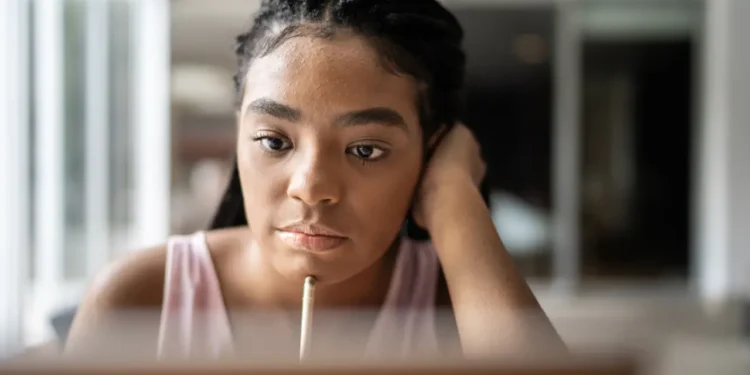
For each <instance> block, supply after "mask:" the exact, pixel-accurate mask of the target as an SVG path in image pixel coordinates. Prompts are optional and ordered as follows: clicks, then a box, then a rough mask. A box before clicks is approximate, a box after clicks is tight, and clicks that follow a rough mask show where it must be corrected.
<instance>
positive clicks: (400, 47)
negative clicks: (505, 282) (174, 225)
mask: <svg viewBox="0 0 750 375" xmlns="http://www.w3.org/2000/svg"><path fill="white" fill-rule="evenodd" d="M342 29H347V30H352V31H354V32H355V33H357V34H358V35H361V36H362V37H364V38H366V39H367V40H368V41H369V42H370V43H371V45H372V46H373V48H375V49H376V50H377V52H378V54H379V55H380V56H382V58H381V64H382V66H383V67H384V68H385V69H387V70H389V71H391V72H393V73H394V74H405V75H409V76H411V77H413V78H415V79H416V80H417V82H419V83H420V85H421V90H420V93H419V97H418V98H416V100H417V105H418V110H419V117H420V118H419V120H420V124H421V126H422V133H423V139H424V142H426V141H427V140H428V139H429V138H430V137H431V136H432V135H433V134H435V132H436V131H437V130H438V129H440V128H441V127H443V126H444V127H446V128H449V127H451V126H452V125H453V124H454V123H455V122H456V121H458V120H460V118H461V116H462V112H463V100H462V99H463V98H462V88H463V81H464V71H465V61H466V58H465V55H464V52H463V49H462V47H461V42H462V39H463V30H462V29H461V26H460V24H459V23H458V21H457V20H456V18H455V17H454V16H453V14H451V13H450V12H449V11H448V10H447V9H445V8H444V7H443V6H442V5H440V4H439V3H438V2H437V1H435V0H421V1H420V0H411V1H403V0H264V1H263V2H262V3H261V7H260V11H259V12H258V13H257V14H256V16H255V18H254V22H253V25H252V27H251V28H250V30H249V31H248V32H246V33H244V34H241V35H240V36H238V37H237V45H236V48H235V52H236V55H237V67H238V69H237V73H236V75H235V77H234V81H235V89H236V97H237V99H236V102H237V105H240V104H241V102H242V97H243V93H244V87H245V76H246V75H247V70H248V68H249V66H250V64H251V63H252V61H253V59H255V58H258V57H262V56H264V55H266V54H268V53H270V52H272V51H273V50H274V49H275V48H276V47H278V46H279V45H280V44H281V43H283V42H284V41H286V40H288V39H290V38H294V37H297V36H302V35H305V36H316V37H321V38H329V37H331V36H333V35H334V34H335V32H336V31H337V30H342ZM425 150H426V155H425V159H424V160H427V159H428V158H429V150H427V148H426V147H425ZM233 169H234V170H233V172H232V176H231V180H230V182H229V186H228V187H227V190H226V193H225V195H224V199H223V200H222V202H221V204H220V206H219V209H218V212H217V213H216V216H215V217H214V220H213V222H212V225H211V229H219V228H225V227H233V226H240V225H246V224H247V218H246V217H245V211H244V200H243V198H242V189H241V185H240V180H239V173H238V171H237V163H236V160H235V161H234V167H233ZM412 222H413V221H412V220H409V219H407V220H406V222H405V225H404V230H403V232H404V234H405V235H407V236H410V237H412V238H415V239H427V234H426V233H425V232H424V231H422V230H420V229H419V228H417V227H416V226H415V225H413V223H412Z"/></svg>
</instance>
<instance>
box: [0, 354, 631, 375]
mask: <svg viewBox="0 0 750 375" xmlns="http://www.w3.org/2000/svg"><path fill="white" fill-rule="evenodd" d="M428 363H429V364H428ZM0 373H2V374H7V375H16V374H19V375H20V374H24V375H42V374H44V375H89V374H91V375H94V374H96V375H124V374H143V375H146V374H164V375H167V374H169V375H182V374H184V375H198V374H208V373H210V374H213V375H240V374H250V373H252V374H254V375H271V374H273V375H287V374H288V375H292V374H300V375H302V374H315V375H324V374H325V375H339V374H340V375H343V374H355V373H356V374H357V375H379V374H389V375H397V374H412V375H422V374H424V375H427V374H445V375H447V374H461V375H464V374H465V375H480V374H481V375H485V374H486V375H489V374H505V375H574V374H575V375H636V374H640V373H642V371H640V370H639V366H638V365H637V363H636V361H634V360H632V359H626V358H608V359H605V358H601V357H599V358H594V357H591V358H585V357H581V358H575V359H566V360H550V361H544V360H537V361H534V362H533V363H532V362H513V361H511V362H504V363H503V362H478V361H476V362H466V361H454V362H447V361H431V362H426V361H414V362H405V361H400V362H398V361H397V362H390V363H388V364H387V365H386V364H383V363H379V364H374V363H372V362H371V363H357V362H349V363H346V362H338V361H337V362H336V363H335V364H330V363H329V364H324V363H317V364H316V363H313V364H306V365H299V364H296V363H289V364H274V365H260V366H245V365H242V364H239V363H232V364H229V363H222V364H209V363H191V364H173V365H167V364H159V365H147V364H142V363H140V364H138V365H133V364H127V365H115V364H110V365H107V364H102V363H96V364H94V363H90V364H84V363H78V364H73V363H45V364H31V363H28V364H22V363H15V364H12V365H7V366H3V367H0Z"/></svg>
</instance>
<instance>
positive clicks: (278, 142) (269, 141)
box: [255, 136, 292, 152]
mask: <svg viewBox="0 0 750 375" xmlns="http://www.w3.org/2000/svg"><path fill="white" fill-rule="evenodd" d="M255 140H256V141H257V142H260V145H261V146H263V148H265V149H266V150H268V151H271V152H281V151H284V150H287V149H289V148H291V146H292V145H291V143H290V142H289V141H287V140H286V139H283V138H279V137H268V136H263V137H258V138H256V139H255Z"/></svg>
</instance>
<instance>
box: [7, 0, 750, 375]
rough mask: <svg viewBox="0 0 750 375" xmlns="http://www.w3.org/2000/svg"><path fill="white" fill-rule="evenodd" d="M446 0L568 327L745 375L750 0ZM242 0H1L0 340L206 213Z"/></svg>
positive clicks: (662, 357)
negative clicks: (121, 259)
mask: <svg viewBox="0 0 750 375" xmlns="http://www.w3.org/2000/svg"><path fill="white" fill-rule="evenodd" d="M443 2H444V3H445V4H446V5H447V6H448V7H449V8H450V9H452V10H453V11H454V12H455V14H456V15H457V16H458V18H459V19H460V21H461V22H462V24H463V25H464V28H465V30H466V40H465V47H466V50H467V53H468V56H469V64H468V81H467V88H468V106H469V112H468V113H469V115H468V118H467V122H468V123H469V124H471V126H472V127H474V128H475V129H477V130H476V131H477V133H478V136H479V138H480V139H482V140H483V142H484V148H485V149H486V150H487V155H486V156H487V159H488V162H489V172H488V179H489V184H490V186H491V189H492V196H491V211H492V215H493V219H494V221H495V223H496V226H497V228H498V231H499V232H500V233H501V235H502V238H503V240H504V241H505V243H506V245H507V247H508V248H509V250H510V251H511V252H512V253H513V256H514V258H515V259H516V261H517V264H518V266H519V267H520V268H521V270H522V271H523V272H524V273H525V274H526V276H527V278H528V280H529V282H530V283H531V285H532V288H533V289H534V291H535V292H536V293H537V296H538V297H539V298H540V301H541V303H542V305H543V306H544V307H545V309H546V310H547V313H548V314H549V315H550V317H551V318H552V320H553V323H554V324H555V325H556V327H557V328H558V330H559V331H560V333H561V334H562V335H563V338H564V339H565V340H566V341H567V342H568V343H569V344H570V345H571V347H572V348H574V349H580V350H588V351H609V350H617V349H625V348H627V349H631V350H638V351H642V352H643V353H646V357H647V358H649V359H650V360H651V363H652V364H653V366H654V367H653V368H654V369H656V370H657V371H659V372H660V373H672V372H674V373H706V374H708V373H711V374H714V373H737V372H731V371H740V370H737V369H747V371H748V372H746V371H744V370H742V373H750V340H749V338H750V335H748V333H749V331H750V329H748V328H750V314H749V313H748V308H747V306H748V302H750V272H749V271H748V270H750V230H749V229H748V228H747V226H748V223H750V198H748V194H746V193H745V192H750V167H747V166H746V165H745V164H744V163H745V162H750V147H748V146H747V143H748V142H749V141H750V125H748V122H750V105H749V104H750V102H749V101H748V100H750V43H748V42H747V40H746V36H747V35H750V24H748V23H747V22H746V20H747V19H748V18H750V1H746V0H650V1H646V0H494V1H493V0H484V1H480V0H454V1H448V0H445V1H443ZM258 4H259V1H258V0H214V1H207V0H171V1H169V0H3V1H2V2H0V28H1V29H0V53H2V57H0V124H2V125H0V126H1V127H2V130H3V133H2V138H1V139H0V176H2V179H1V181H2V183H0V202H1V205H0V207H2V212H1V213H0V354H3V353H4V354H7V353H11V352H13V351H15V350H17V349H18V348H20V347H23V346H24V345H35V344H38V343H42V342H45V341H48V340H50V339H54V337H55V334H56V332H55V331H54V330H53V328H52V325H51V324H50V319H51V317H52V316H53V315H54V314H55V313H56V312H58V311H60V310H61V309H64V308H67V307H70V306H74V305H75V304H76V303H77V302H78V301H79V300H80V298H81V297H82V295H83V293H84V292H85V289H86V287H87V284H88V282H89V281H90V280H91V277H92V276H93V275H94V274H95V273H96V272H97V271H98V270H100V269H101V268H102V266H103V265H105V264H106V263H107V262H109V261H110V260H112V259H113V258H115V257H118V256H119V255H121V254H123V253H125V252H128V251H134V249H138V248H142V247H144V246H147V245H153V244H158V243H162V242H164V240H165V238H166V237H167V236H168V235H170V234H175V233H190V232H193V231H196V230H199V229H202V228H204V227H205V226H206V225H207V223H208V221H209V220H210V217H211V215H212V214H213V210H214V208H215V206H216V203H217V202H218V200H219V198H220V195H221V193H222V189H223V187H224V184H225V180H226V179H227V175H228V168H229V163H230V161H231V157H232V155H233V152H234V131H235V130H234V126H235V124H234V118H233V116H234V114H233V86H232V75H233V74H234V69H235V59H234V55H233V43H234V36H235V35H237V34H239V33H241V32H242V31H244V30H245V29H247V28H248V26H249V25H250V20H251V16H252V13H253V11H254V10H255V9H257V7H258ZM720 369H722V370H721V371H720ZM722 371H724V372H722Z"/></svg>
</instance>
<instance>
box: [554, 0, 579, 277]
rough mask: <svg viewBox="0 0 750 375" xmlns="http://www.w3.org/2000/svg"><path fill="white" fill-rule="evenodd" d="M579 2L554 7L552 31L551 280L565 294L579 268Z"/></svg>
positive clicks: (560, 2) (566, 2)
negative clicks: (552, 230)
mask: <svg viewBox="0 0 750 375" xmlns="http://www.w3.org/2000/svg"><path fill="white" fill-rule="evenodd" d="M580 14H581V10H580V3H579V1H574V0H570V1H559V2H558V3H557V19H556V25H555V63H554V69H555V70H554V100H555V104H554V105H555V110H554V123H553V131H552V188H553V196H552V198H553V204H554V208H553V215H554V220H553V223H554V232H553V258H552V259H553V267H552V269H553V278H554V282H555V286H556V287H560V288H562V290H563V291H571V290H573V289H574V288H575V287H576V285H577V284H578V280H579V277H580V275H579V272H580V271H579V269H580V266H579V262H580V245H581V244H580V225H579V223H580V208H581V207H580V199H579V197H580V189H579V181H580V178H581V173H580V149H581V116H580V112H581V99H580V98H581V79H582V74H581V72H582V67H581V53H582V51H581V44H582V40H581V23H580V20H579V18H580Z"/></svg>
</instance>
